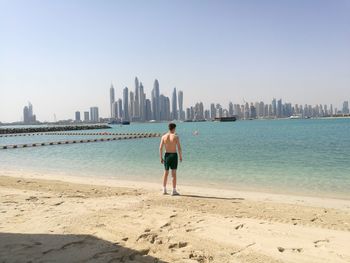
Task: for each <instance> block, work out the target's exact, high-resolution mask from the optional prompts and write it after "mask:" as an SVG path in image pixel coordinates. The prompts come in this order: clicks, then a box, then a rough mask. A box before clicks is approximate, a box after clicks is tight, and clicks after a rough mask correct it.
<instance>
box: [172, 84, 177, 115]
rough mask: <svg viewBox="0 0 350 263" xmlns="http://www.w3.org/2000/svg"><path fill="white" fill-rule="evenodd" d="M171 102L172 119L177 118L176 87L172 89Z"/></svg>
mask: <svg viewBox="0 0 350 263" xmlns="http://www.w3.org/2000/svg"><path fill="white" fill-rule="evenodd" d="M171 103H172V119H173V120H177V119H178V116H177V95H176V88H174V91H173V96H172V98H171Z"/></svg>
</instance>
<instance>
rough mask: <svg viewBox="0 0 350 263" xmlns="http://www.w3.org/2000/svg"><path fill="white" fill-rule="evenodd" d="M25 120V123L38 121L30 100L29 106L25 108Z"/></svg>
mask: <svg viewBox="0 0 350 263" xmlns="http://www.w3.org/2000/svg"><path fill="white" fill-rule="evenodd" d="M23 122H24V123H25V124H31V123H34V122H36V116H35V115H34V114H33V105H32V104H31V103H30V102H28V106H25V107H24V108H23Z"/></svg>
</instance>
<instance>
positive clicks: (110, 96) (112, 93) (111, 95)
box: [109, 84, 115, 118]
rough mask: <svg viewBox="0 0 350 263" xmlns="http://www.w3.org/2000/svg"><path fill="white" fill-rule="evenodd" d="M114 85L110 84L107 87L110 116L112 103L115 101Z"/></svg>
mask: <svg viewBox="0 0 350 263" xmlns="http://www.w3.org/2000/svg"><path fill="white" fill-rule="evenodd" d="M114 92H115V91H114V87H113V84H111V87H110V89H109V107H110V113H111V115H110V116H111V118H113V109H112V105H113V103H114V101H115V93H114Z"/></svg>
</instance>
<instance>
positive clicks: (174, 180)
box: [171, 169, 179, 195]
mask: <svg viewBox="0 0 350 263" xmlns="http://www.w3.org/2000/svg"><path fill="white" fill-rule="evenodd" d="M171 175H172V177H173V191H172V193H171V195H179V193H178V192H177V191H176V169H174V170H171Z"/></svg>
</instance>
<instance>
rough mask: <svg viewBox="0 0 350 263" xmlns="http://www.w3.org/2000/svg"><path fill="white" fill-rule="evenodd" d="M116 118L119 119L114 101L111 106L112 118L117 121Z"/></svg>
mask: <svg viewBox="0 0 350 263" xmlns="http://www.w3.org/2000/svg"><path fill="white" fill-rule="evenodd" d="M118 117H119V108H118V101H115V102H113V104H112V118H113V119H117V118H118Z"/></svg>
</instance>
